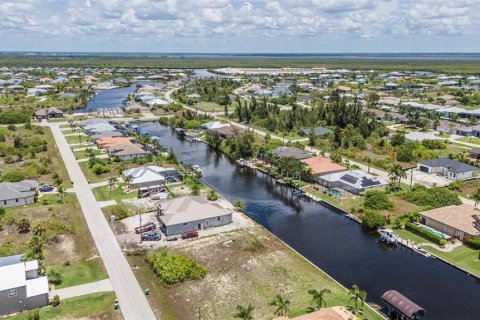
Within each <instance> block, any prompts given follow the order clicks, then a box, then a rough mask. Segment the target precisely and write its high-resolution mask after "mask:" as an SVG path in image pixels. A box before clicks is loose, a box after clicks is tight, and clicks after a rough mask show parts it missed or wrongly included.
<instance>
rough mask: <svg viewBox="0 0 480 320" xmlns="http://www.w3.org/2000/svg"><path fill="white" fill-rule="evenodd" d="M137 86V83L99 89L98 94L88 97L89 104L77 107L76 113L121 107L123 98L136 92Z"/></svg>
mask: <svg viewBox="0 0 480 320" xmlns="http://www.w3.org/2000/svg"><path fill="white" fill-rule="evenodd" d="M136 88H137V87H136V85H135V84H133V85H131V86H128V87H122V88H116V89H108V90H97V94H96V95H94V96H92V97H91V98H90V99H88V101H87V106H86V107H84V108H80V109H76V110H75V113H85V112H90V111H92V112H94V111H96V110H97V109H100V108H121V107H122V100H123V99H124V98H126V97H127V96H128V95H129V94H130V93H132V92H134V91H135V90H136Z"/></svg>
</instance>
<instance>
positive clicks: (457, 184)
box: [448, 181, 462, 191]
mask: <svg viewBox="0 0 480 320" xmlns="http://www.w3.org/2000/svg"><path fill="white" fill-rule="evenodd" d="M461 187H462V183H461V182H460V181H453V182H451V183H450V184H449V185H448V189H450V190H453V191H459V190H460V188H461Z"/></svg>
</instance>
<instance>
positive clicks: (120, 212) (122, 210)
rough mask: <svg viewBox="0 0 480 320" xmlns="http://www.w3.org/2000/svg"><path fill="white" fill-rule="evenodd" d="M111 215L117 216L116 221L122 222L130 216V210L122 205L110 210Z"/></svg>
mask: <svg viewBox="0 0 480 320" xmlns="http://www.w3.org/2000/svg"><path fill="white" fill-rule="evenodd" d="M109 212H110V214H112V215H114V216H115V219H117V220H122V219H125V218H127V217H129V216H130V214H129V211H128V209H127V208H126V207H125V206H122V205H115V206H113V207H112V208H111V209H110V210H109Z"/></svg>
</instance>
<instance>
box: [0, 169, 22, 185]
mask: <svg viewBox="0 0 480 320" xmlns="http://www.w3.org/2000/svg"><path fill="white" fill-rule="evenodd" d="M26 178H27V175H26V174H25V172H23V171H21V170H18V169H7V170H5V171H4V173H3V176H2V179H3V181H6V182H18V181H22V180H25V179H26Z"/></svg>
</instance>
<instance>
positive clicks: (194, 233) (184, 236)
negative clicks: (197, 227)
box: [182, 230, 198, 239]
mask: <svg viewBox="0 0 480 320" xmlns="http://www.w3.org/2000/svg"><path fill="white" fill-rule="evenodd" d="M196 237H198V232H197V231H194V230H189V231H185V232H184V233H182V239H190V238H196Z"/></svg>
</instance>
